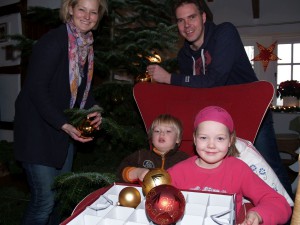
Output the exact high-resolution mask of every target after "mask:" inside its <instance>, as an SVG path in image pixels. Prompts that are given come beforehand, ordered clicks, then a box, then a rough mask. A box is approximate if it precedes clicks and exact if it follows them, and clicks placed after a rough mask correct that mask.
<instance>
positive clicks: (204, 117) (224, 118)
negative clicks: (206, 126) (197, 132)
mask: <svg viewBox="0 0 300 225" xmlns="http://www.w3.org/2000/svg"><path fill="white" fill-rule="evenodd" d="M204 121H215V122H219V123H222V124H224V125H225V126H226V127H227V128H228V129H229V131H230V132H233V130H234V124H233V120H232V117H231V116H230V114H229V113H228V112H227V111H226V110H225V109H223V108H221V107H219V106H208V107H205V108H204V109H202V110H201V111H200V112H198V114H197V116H196V118H195V122H194V128H195V129H196V128H197V127H198V125H199V123H202V122H204Z"/></svg>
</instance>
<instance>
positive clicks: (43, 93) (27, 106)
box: [14, 24, 95, 168]
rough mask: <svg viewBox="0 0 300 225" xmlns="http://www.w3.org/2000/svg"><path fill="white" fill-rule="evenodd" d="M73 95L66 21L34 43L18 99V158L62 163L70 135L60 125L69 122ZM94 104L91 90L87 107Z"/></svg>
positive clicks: (57, 166) (16, 138) (16, 115)
mask: <svg viewBox="0 0 300 225" xmlns="http://www.w3.org/2000/svg"><path fill="white" fill-rule="evenodd" d="M90 93H91V91H90ZM70 98H71V91H70V84H69V57H68V34H67V28H66V25H65V24H63V25H61V26H59V27H58V28H56V29H53V30H51V31H50V32H48V33H47V34H45V35H44V36H43V37H42V38H41V39H40V40H39V41H38V42H37V43H36V44H34V46H33V52H32V55H31V58H30V62H29V66H28V71H27V76H26V80H25V83H24V85H23V87H22V90H21V92H20V93H19V95H18V97H17V100H16V102H15V121H14V126H15V127H14V143H15V146H14V154H15V158H16V159H17V160H18V161H22V162H28V163H35V164H41V165H45V166H51V167H56V168H60V167H62V165H63V163H64V161H65V158H66V155H67V150H68V146H69V141H70V138H69V135H68V134H66V133H65V132H64V131H63V130H62V129H61V127H62V125H63V124H65V123H67V122H68V119H67V118H66V116H65V114H64V110H65V109H68V108H70V106H69V105H70ZM94 104H95V100H94V99H93V97H92V96H91V94H89V96H88V99H87V102H86V105H85V108H90V107H91V106H93V105H94Z"/></svg>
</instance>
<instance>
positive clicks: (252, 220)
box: [239, 211, 262, 225]
mask: <svg viewBox="0 0 300 225" xmlns="http://www.w3.org/2000/svg"><path fill="white" fill-rule="evenodd" d="M260 223H262V218H261V217H260V215H259V214H258V213H257V212H254V211H249V212H248V213H247V215H246V218H245V220H244V222H242V223H241V224H239V225H259V224H260Z"/></svg>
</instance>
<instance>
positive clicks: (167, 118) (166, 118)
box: [148, 114, 183, 144]
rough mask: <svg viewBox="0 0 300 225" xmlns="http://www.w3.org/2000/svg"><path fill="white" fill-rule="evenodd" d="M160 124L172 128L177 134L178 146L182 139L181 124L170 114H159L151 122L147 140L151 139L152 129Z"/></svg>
mask: <svg viewBox="0 0 300 225" xmlns="http://www.w3.org/2000/svg"><path fill="white" fill-rule="evenodd" d="M160 124H164V125H170V126H172V127H174V128H175V130H176V133H177V140H178V144H180V142H181V139H182V130H183V127H182V123H181V121H180V120H179V119H177V118H176V117H174V116H172V115H170V114H161V115H159V116H158V117H156V118H155V119H154V120H153V122H152V124H151V127H150V128H149V130H148V138H149V140H151V139H152V136H153V130H154V127H155V126H158V125H160Z"/></svg>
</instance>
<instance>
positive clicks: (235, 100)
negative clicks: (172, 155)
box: [133, 81, 274, 155]
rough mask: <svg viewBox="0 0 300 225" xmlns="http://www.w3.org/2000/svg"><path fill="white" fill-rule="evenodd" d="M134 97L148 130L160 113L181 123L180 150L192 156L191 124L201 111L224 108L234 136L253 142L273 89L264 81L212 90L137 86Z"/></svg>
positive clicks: (143, 84) (154, 84)
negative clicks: (228, 115) (232, 125)
mask: <svg viewBox="0 0 300 225" xmlns="http://www.w3.org/2000/svg"><path fill="white" fill-rule="evenodd" d="M133 94H134V98H135V101H136V103H137V106H138V108H139V110H140V114H141V116H142V118H143V121H144V124H145V128H146V129H147V130H148V128H149V127H150V125H151V123H152V121H153V120H154V118H155V117H157V116H158V115H159V114H163V113H168V114H172V115H173V116H175V117H177V118H178V119H180V120H181V121H182V123H183V127H184V130H183V138H182V142H181V146H180V149H181V150H182V151H185V152H187V153H188V154H190V155H193V154H194V147H193V135H192V134H193V122H194V118H195V116H196V114H197V113H198V112H199V110H200V109H202V108H204V107H206V106H209V105H217V106H220V107H223V108H224V109H226V110H227V111H228V112H229V113H230V114H231V116H232V117H233V120H234V123H235V129H236V134H237V136H238V137H240V138H243V139H246V140H249V141H251V142H254V140H255V137H256V134H257V132H258V129H259V126H260V124H261V121H262V118H263V117H264V115H265V113H266V111H267V109H268V107H269V105H270V102H271V101H272V98H273V94H274V88H273V85H272V84H271V83H269V82H267V81H257V82H253V83H247V84H241V85H232V86H223V87H215V88H189V87H179V86H172V85H166V84H158V83H137V84H136V85H135V86H134V89H133Z"/></svg>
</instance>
